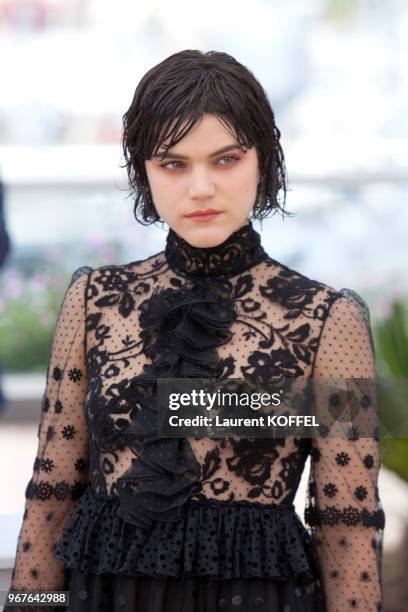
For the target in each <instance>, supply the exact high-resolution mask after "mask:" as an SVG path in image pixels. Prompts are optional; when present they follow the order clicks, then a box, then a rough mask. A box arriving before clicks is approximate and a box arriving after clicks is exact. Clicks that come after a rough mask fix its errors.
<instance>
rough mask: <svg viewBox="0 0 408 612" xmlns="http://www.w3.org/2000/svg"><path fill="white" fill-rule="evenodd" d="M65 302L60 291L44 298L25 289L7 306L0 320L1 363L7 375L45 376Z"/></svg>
mask: <svg viewBox="0 0 408 612" xmlns="http://www.w3.org/2000/svg"><path fill="white" fill-rule="evenodd" d="M61 301H62V293H61V291H57V290H55V289H48V290H47V291H45V292H44V293H42V294H41V297H39V296H35V295H33V292H32V290H29V289H26V290H25V291H24V292H23V294H22V295H21V296H19V297H18V298H16V299H9V300H7V302H6V303H5V305H4V307H3V309H2V312H1V317H0V337H1V342H0V359H1V362H2V366H3V368H4V369H5V370H6V371H11V372H27V371H31V372H43V371H44V370H45V369H46V367H47V365H48V360H49V357H50V352H51V342H52V337H53V333H54V329H55V325H56V321H57V316H58V310H59V307H60V304H61Z"/></svg>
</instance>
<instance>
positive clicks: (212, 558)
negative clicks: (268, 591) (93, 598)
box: [54, 486, 316, 582]
mask: <svg viewBox="0 0 408 612" xmlns="http://www.w3.org/2000/svg"><path fill="white" fill-rule="evenodd" d="M118 504H119V500H118V499H117V498H116V497H112V496H107V495H103V496H102V495H97V494H96V493H95V491H94V490H93V489H92V488H91V487H90V486H89V487H88V489H87V491H86V492H85V493H84V495H83V496H82V497H81V499H80V500H79V502H78V505H77V506H76V507H75V508H74V510H73V512H72V513H71V515H70V518H69V520H68V523H67V525H66V526H65V528H64V531H63V534H62V536H61V538H60V540H59V542H58V543H57V544H56V545H55V546H54V555H55V556H56V557H57V558H58V559H59V560H60V561H62V563H63V564H64V566H65V567H68V568H71V569H79V570H81V571H86V572H90V573H96V574H100V573H106V572H108V573H112V574H124V575H129V576H136V575H145V576H154V577H163V576H175V577H182V576H211V577H214V578H238V577H239V578H249V577H270V578H275V579H277V580H293V579H300V580H302V581H304V582H309V581H312V580H313V579H314V578H315V576H316V557H315V549H314V545H313V542H312V539H311V536H310V535H309V533H308V532H307V530H306V528H305V527H304V525H303V524H302V522H301V520H300V518H299V517H298V515H297V514H296V512H295V510H294V507H293V506H285V505H278V506H273V505H267V504H262V503H260V502H250V501H247V500H242V501H220V500H216V499H208V500H207V501H198V500H189V501H187V502H186V504H184V506H183V509H182V513H181V515H180V520H179V521H178V522H177V523H175V524H170V523H164V522H162V521H153V523H152V524H151V526H150V528H149V529H146V528H141V527H138V526H137V525H134V524H131V523H127V522H125V521H123V520H122V518H121V517H120V516H119V514H118Z"/></svg>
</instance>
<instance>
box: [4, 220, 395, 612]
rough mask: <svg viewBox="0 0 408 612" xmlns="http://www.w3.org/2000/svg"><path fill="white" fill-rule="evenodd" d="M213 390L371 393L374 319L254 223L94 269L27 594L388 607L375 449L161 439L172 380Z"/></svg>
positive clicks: (71, 336)
mask: <svg viewBox="0 0 408 612" xmlns="http://www.w3.org/2000/svg"><path fill="white" fill-rule="evenodd" d="M207 376H209V377H210V376H211V377H212V376H215V377H217V378H220V379H222V378H248V379H251V380H254V381H258V382H259V381H260V382H262V381H265V382H267V381H270V380H271V379H273V378H274V377H281V376H290V377H298V376H303V377H309V378H310V377H313V378H336V379H339V378H352V377H356V378H368V379H374V378H375V358H374V350H373V344H372V338H371V331H370V324H369V320H368V310H367V309H366V307H365V304H364V302H363V301H362V300H361V298H360V297H359V296H358V295H357V294H355V293H354V292H353V291H351V290H341V291H338V290H336V289H334V288H332V287H330V286H328V285H325V284H324V283H321V282H318V281H315V280H312V279H310V278H307V277H306V276H304V275H302V274H301V273H299V272H297V271H295V270H293V269H291V268H289V267H287V266H285V265H284V264H282V263H279V262H278V261H276V260H274V259H272V258H271V257H270V256H269V255H268V254H267V253H266V252H265V251H264V249H263V248H262V245H261V241H260V236H259V234H258V233H257V232H256V231H255V229H254V228H253V226H252V224H251V222H249V223H248V224H247V225H245V226H243V227H241V228H240V229H238V230H237V231H236V232H234V233H233V234H231V235H230V237H229V238H228V239H227V240H226V241H225V242H224V243H222V244H221V245H218V246H216V247H212V248H209V249H201V248H198V247H193V246H192V245H190V244H189V243H187V242H186V241H185V240H183V239H182V238H181V237H180V236H179V235H177V234H176V233H175V232H174V231H173V230H171V229H170V230H169V233H168V234H167V239H166V247H165V249H164V250H163V251H161V252H160V253H157V254H155V255H153V256H151V257H149V258H147V259H144V260H141V261H135V262H131V263H129V264H126V265H120V266H104V267H101V268H98V269H96V270H92V269H90V268H81V269H79V270H77V271H76V272H75V273H74V275H73V278H72V281H71V284H70V286H69V287H68V289H67V292H66V295H65V297H64V300H63V303H62V305H61V309H60V313H59V317H58V321H57V325H56V329H55V334H54V340H53V345H52V351H51V358H50V363H49V367H48V371H47V382H46V388H45V391H44V396H43V401H42V418H41V423H40V426H39V431H38V435H39V444H38V452H37V457H36V458H35V462H34V469H33V475H32V478H31V480H30V482H29V483H28V485H27V489H26V498H27V501H26V507H25V512H24V517H23V523H22V527H21V531H20V536H19V541H18V545H17V552H16V561H15V567H14V570H13V577H12V585H11V587H12V588H15V589H23V588H24V589H39V588H47V589H58V588H62V586H63V585H64V584H65V585H68V586H69V585H71V586H69V588H70V591H71V597H72V602H73V603H72V606H73V607H72V610H73V612H79V610H82V609H84V605H86V606H87V609H88V610H91V611H92V610H96V609H99V608H98V607H97V606H98V605H99V604H98V603H97V602H98V601H99V600H100V599H101V597H102V595H101V593H102V592H103V585H105V587H104V588H106V589H107V591H106V593H105V595H106V597H105V599H104V601H105V602H108V603H105V605H107V606H108V608H107V609H110V610H116V609H117V610H119V609H121V607H120V605H122V604H120V603H119V601H127V602H129V601H130V602H136V601H138V602H139V603H138V604H137V605H138V607H137V608H136V607H133V608H132V607H126V608H125V609H137V610H138V612H145V611H146V612H159V611H162V610H163V612H164V610H173V611H174V612H176V611H177V612H181V611H182V610H184V612H199V611H200V612H201V611H202V610H207V609H208V610H210V609H211V610H214V609H218V608H217V606H218V607H219V609H221V608H222V606H224V609H226V610H230V609H231V610H234V611H235V610H239V609H241V610H245V612H247V611H250V610H252V609H254V610H257V609H260V610H262V609H265V610H269V609H274V610H275V609H276V610H280V611H281V612H282V611H285V612H290V611H291V610H300V609H302V610H307V611H309V610H310V611H312V610H324V609H326V610H327V611H328V612H334V611H343V610H345V611H347V610H352V609H355V608H358V609H361V610H376V609H381V605H382V604H381V601H382V595H381V575H380V569H381V545H382V529H383V526H384V515H383V511H382V508H381V503H380V498H379V494H378V487H377V476H378V470H379V452H378V440H376V439H375V438H360V437H359V436H358V435H353V436H352V437H350V438H349V439H347V438H342V439H340V438H331V437H327V438H323V437H321V438H316V439H313V440H310V439H297V438H294V437H292V438H286V439H277V438H257V439H249V438H247V439H246V438H241V439H237V438H234V437H231V438H223V439H220V438H195V437H188V438H180V439H176V438H172V439H170V438H164V437H162V436H161V435H160V432H159V431H158V430H157V423H156V412H155V392H156V381H157V378H159V377H160V378H166V377H175V378H178V377H180V378H183V377H191V378H195V377H207ZM319 401H321V402H326V401H327V400H326V398H323V397H321V398H319ZM373 408H375V406H374V407H373V406H371V409H373ZM309 455H310V456H311V471H310V477H309V489H308V501H307V506H306V508H305V520H306V525H307V527H305V526H304V525H303V524H302V522H301V521H300V518H299V517H298V516H297V515H296V512H295V511H294V507H293V500H294V497H295V494H296V491H297V488H298V485H299V481H300V478H301V475H302V471H303V469H304V465H305V461H306V459H307V457H308V456H309ZM206 584H211V585H212V587H211V588H210V589H208V587H206ZM214 584H216V585H217V586H216V587H215V586H214ZM182 591H183V592H184V593H186V595H185V597H184V598H181V595H180V594H181V592H182ZM80 592H83V593H82V595H83V597H82V599H81V598H80V597H79V593H80ZM84 593H85V594H86V595H84ZM108 593H110V594H108ZM154 593H156V595H155V596H153V594H154ZM234 597H235V600H233V598H234ZM138 598H139V599H138ZM102 599H103V598H102ZM261 599H262V602H261ZM324 599H325V603H324V601H323V600H324ZM224 600H225V601H224ZM256 600H258V603H257V604H256V603H255V601H256ZM169 601H171V602H172V604H171V605H172V606H173V607H169V603H168V602H169ZM221 601H224V603H223V604H221V603H220V602H221ZM234 601H235V603H234ZM81 602H82V603H81ZM84 602H85V603H84ZM140 602H144V603H143V604H141V603H140ZM146 602H150V603H146ZM272 602H273V603H272ZM300 602H301V603H300ZM126 605H128V604H126ZM134 605H136V604H134ZM131 606H133V604H131ZM211 606H213V607H211ZM214 606H215V607H214ZM231 606H232V607H231ZM257 606H259V608H258V607H257ZM262 606H263V607H262ZM265 606H266V607H265ZM301 606H303V607H301ZM30 609H31V610H33V608H30Z"/></svg>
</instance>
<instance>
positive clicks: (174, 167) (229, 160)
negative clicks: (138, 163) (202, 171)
mask: <svg viewBox="0 0 408 612" xmlns="http://www.w3.org/2000/svg"><path fill="white" fill-rule="evenodd" d="M239 159H240V158H239V157H237V156H236V155H227V156H226V157H222V158H221V159H219V160H218V161H217V164H218V163H219V162H224V161H225V160H227V163H223V164H221V166H230V165H231V164H233V163H235V162H237V161H239ZM177 164H179V165H177ZM182 166H183V162H181V161H170V162H166V163H165V164H161V165H160V167H161V168H170V169H171V170H177V169H179V168H181V167H182Z"/></svg>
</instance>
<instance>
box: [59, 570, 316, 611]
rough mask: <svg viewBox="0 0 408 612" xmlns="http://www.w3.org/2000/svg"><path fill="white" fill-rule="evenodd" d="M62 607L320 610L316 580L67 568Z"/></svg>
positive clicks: (89, 609) (141, 609)
mask: <svg viewBox="0 0 408 612" xmlns="http://www.w3.org/2000/svg"><path fill="white" fill-rule="evenodd" d="M65 590H69V592H70V604H69V607H68V608H64V609H65V610H67V612H216V611H218V610H220V611H223V612H325V607H324V603H323V597H322V594H321V592H320V589H319V588H317V585H316V583H315V582H311V583H308V584H304V583H302V582H300V581H296V580H293V581H277V580H273V579H271V578H232V579H214V578H207V577H201V576H196V577H185V578H171V577H168V578H152V577H148V576H125V575H116V574H88V573H85V572H82V571H79V570H68V569H67V570H66V582H65Z"/></svg>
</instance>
